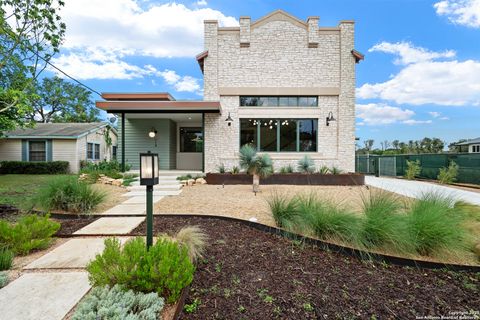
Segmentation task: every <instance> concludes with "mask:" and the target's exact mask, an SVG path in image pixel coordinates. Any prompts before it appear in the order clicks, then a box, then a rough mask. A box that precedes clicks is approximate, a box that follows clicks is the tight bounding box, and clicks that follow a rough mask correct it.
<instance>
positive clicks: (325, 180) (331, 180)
mask: <svg viewBox="0 0 480 320" xmlns="http://www.w3.org/2000/svg"><path fill="white" fill-rule="evenodd" d="M205 180H206V181H207V184H212V185H235V184H252V176H251V175H249V174H245V173H238V174H233V173H207V174H206V177H205ZM260 184H263V185H271V184H290V185H315V186H363V185H365V175H364V174H359V173H348V174H319V173H311V174H308V173H275V174H272V175H271V176H269V177H267V178H263V179H261V181H260Z"/></svg>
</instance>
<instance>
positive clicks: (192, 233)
mask: <svg viewBox="0 0 480 320" xmlns="http://www.w3.org/2000/svg"><path fill="white" fill-rule="evenodd" d="M173 239H175V240H176V241H178V242H179V243H180V244H182V245H184V246H185V247H186V248H187V251H188V256H189V257H190V260H191V261H192V262H193V261H196V260H198V259H199V258H202V257H203V252H204V251H205V245H206V242H207V240H208V236H207V235H206V234H205V233H204V232H203V231H202V229H200V228H199V227H198V226H187V227H183V228H182V229H180V230H179V231H178V232H177V234H176V235H175V236H174V237H173Z"/></svg>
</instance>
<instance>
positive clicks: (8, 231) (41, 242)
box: [0, 214, 60, 255]
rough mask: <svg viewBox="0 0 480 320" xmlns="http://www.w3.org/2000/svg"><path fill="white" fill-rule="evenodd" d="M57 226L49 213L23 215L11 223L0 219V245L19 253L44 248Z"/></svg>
mask: <svg viewBox="0 0 480 320" xmlns="http://www.w3.org/2000/svg"><path fill="white" fill-rule="evenodd" d="M59 228H60V224H59V223H58V222H55V221H52V220H50V219H49V215H46V216H38V215H34V214H30V215H25V216H23V217H21V218H20V219H19V220H18V221H17V223H13V224H12V223H8V222H6V221H4V220H0V246H2V247H4V248H8V249H10V250H11V251H13V253H14V254H20V255H25V254H27V253H29V252H30V251H32V250H34V249H45V248H47V247H48V246H49V245H50V243H51V241H52V235H53V234H55V232H57V230H58V229H59Z"/></svg>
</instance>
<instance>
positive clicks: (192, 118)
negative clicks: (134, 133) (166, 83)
mask: <svg viewBox="0 0 480 320" xmlns="http://www.w3.org/2000/svg"><path fill="white" fill-rule="evenodd" d="M125 117H126V118H127V119H170V120H173V121H175V122H180V123H201V122H202V114H200V113H149V114H145V113H127V114H126V115H125Z"/></svg>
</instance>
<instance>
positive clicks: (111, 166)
mask: <svg viewBox="0 0 480 320" xmlns="http://www.w3.org/2000/svg"><path fill="white" fill-rule="evenodd" d="M80 167H81V169H80V173H85V174H88V175H89V176H90V179H89V181H90V182H91V183H95V182H96V181H97V179H98V177H99V176H100V175H101V174H103V175H105V176H107V177H109V178H112V179H120V178H122V177H123V175H122V174H121V173H120V171H122V165H121V163H120V162H118V161H117V160H111V161H106V160H102V161H100V162H98V163H95V162H90V161H86V162H84V163H82V164H81V166H80ZM130 168H131V166H130V165H129V164H125V170H126V171H128V170H130Z"/></svg>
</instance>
